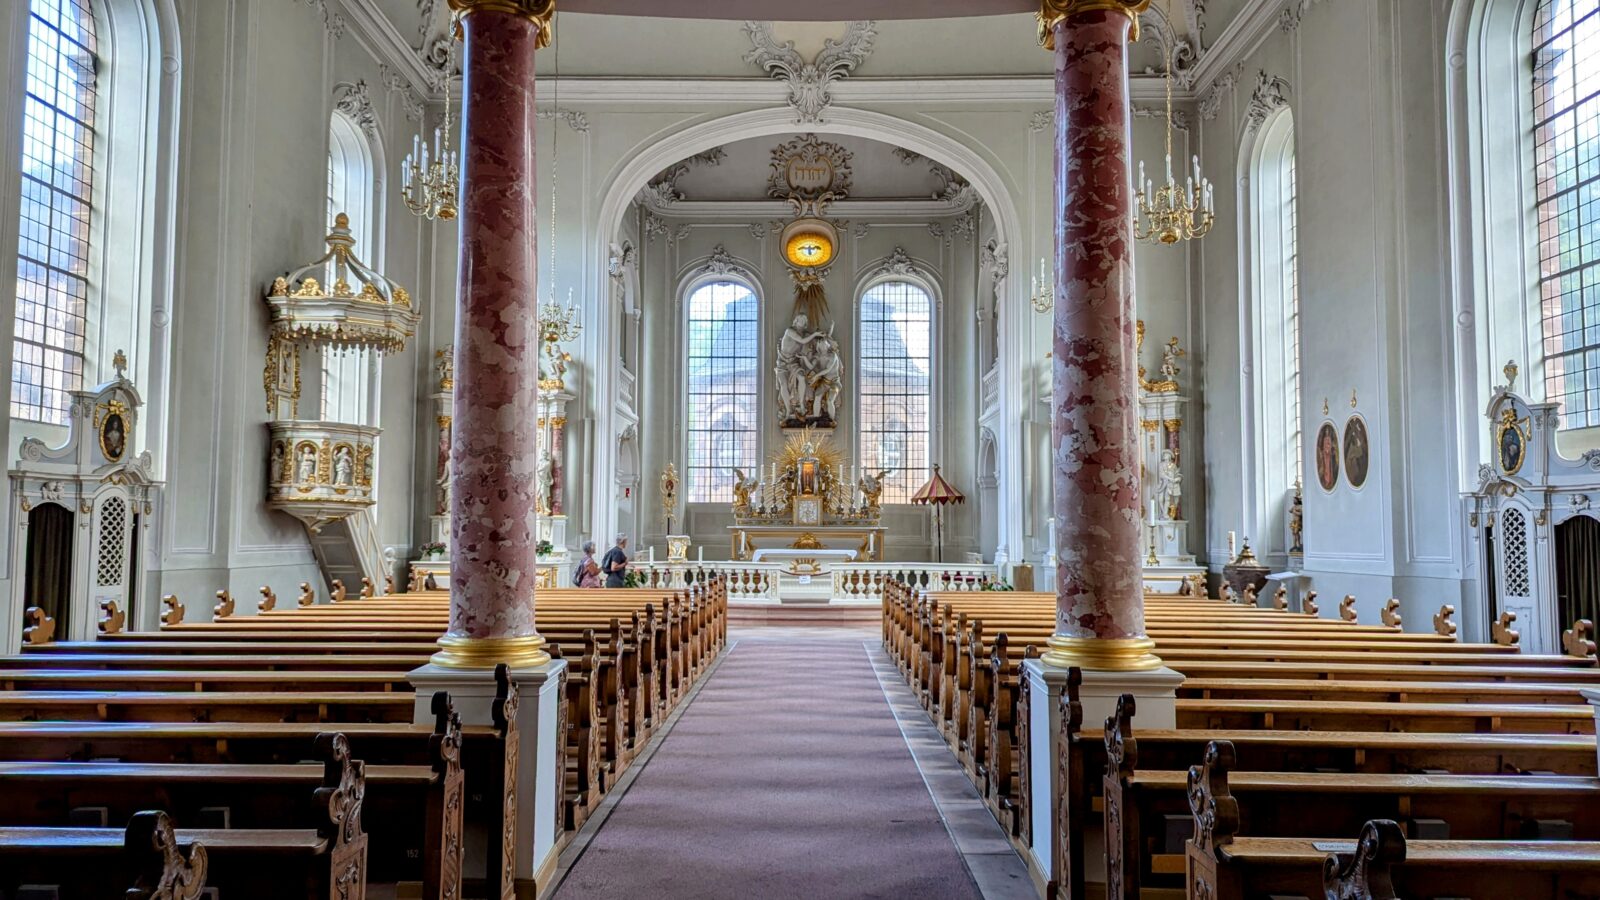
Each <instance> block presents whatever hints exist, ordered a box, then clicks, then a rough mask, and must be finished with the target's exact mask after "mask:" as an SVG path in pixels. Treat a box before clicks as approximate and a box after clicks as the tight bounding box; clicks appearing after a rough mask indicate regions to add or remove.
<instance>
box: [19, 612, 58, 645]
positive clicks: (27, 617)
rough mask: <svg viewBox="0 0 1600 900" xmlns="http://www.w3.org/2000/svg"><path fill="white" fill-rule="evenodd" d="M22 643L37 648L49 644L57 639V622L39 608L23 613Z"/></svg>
mask: <svg viewBox="0 0 1600 900" xmlns="http://www.w3.org/2000/svg"><path fill="white" fill-rule="evenodd" d="M22 621H23V623H24V624H23V627H22V642H23V643H24V644H28V645H30V646H34V647H37V646H39V645H41V644H48V643H50V642H51V641H53V640H55V637H56V620H55V619H53V618H51V617H50V616H47V615H45V614H44V610H42V609H40V608H39V607H37V606H30V607H28V608H27V609H25V610H23V611H22Z"/></svg>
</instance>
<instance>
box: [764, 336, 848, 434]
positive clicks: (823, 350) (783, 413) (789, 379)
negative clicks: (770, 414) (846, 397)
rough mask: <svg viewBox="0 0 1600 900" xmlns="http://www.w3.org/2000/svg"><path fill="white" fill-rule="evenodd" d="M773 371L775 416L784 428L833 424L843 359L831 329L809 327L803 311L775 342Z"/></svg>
mask: <svg viewBox="0 0 1600 900" xmlns="http://www.w3.org/2000/svg"><path fill="white" fill-rule="evenodd" d="M774 374H775V375H776V376H777V385H778V418H779V419H780V420H781V421H782V423H783V427H784V428H806V427H817V428H832V427H834V424H835V422H836V420H837V417H838V414H839V392H840V390H841V389H842V385H843V382H844V361H843V360H842V359H841V358H840V357H839V343H838V341H836V340H834V337H833V329H832V328H829V329H828V331H827V332H826V333H824V332H822V331H821V330H820V329H814V328H811V325H810V321H809V320H808V319H807V317H806V314H805V313H803V312H797V313H795V317H794V320H793V321H791V322H790V323H789V327H788V329H786V330H785V331H784V332H783V339H782V340H781V341H779V342H778V363H777V366H776V367H775V370H774Z"/></svg>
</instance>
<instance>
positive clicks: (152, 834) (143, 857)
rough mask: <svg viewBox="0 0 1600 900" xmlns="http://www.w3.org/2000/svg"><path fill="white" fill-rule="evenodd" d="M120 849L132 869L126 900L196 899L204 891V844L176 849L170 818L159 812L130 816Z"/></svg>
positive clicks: (148, 811) (145, 812) (205, 858)
mask: <svg viewBox="0 0 1600 900" xmlns="http://www.w3.org/2000/svg"><path fill="white" fill-rule="evenodd" d="M123 848H124V849H125V850H126V854H127V859H128V861H129V863H130V864H131V865H132V866H133V867H134V869H135V872H136V874H135V878H134V882H133V887H132V888H131V889H130V890H129V891H128V892H127V894H125V895H124V896H125V897H126V898H127V900H197V898H198V897H200V896H201V894H202V893H204V891H205V888H206V868H207V856H206V848H205V845H204V844H201V843H199V842H193V843H191V844H189V846H187V847H180V846H178V835H177V832H176V831H175V830H174V828H173V827H172V818H171V817H170V816H168V815H167V814H166V813H165V812H161V811H159V810H146V811H144V812H137V813H134V814H133V818H131V819H129V820H128V829H127V831H126V832H125V833H124V835H123Z"/></svg>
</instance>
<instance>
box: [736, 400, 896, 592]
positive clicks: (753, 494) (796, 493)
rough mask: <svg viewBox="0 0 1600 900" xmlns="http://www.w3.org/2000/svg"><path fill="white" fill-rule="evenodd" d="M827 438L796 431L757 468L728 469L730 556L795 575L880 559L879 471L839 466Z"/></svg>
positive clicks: (813, 432)
mask: <svg viewBox="0 0 1600 900" xmlns="http://www.w3.org/2000/svg"><path fill="white" fill-rule="evenodd" d="M842 459H843V454H841V453H840V452H839V449H838V448H837V447H835V446H834V445H833V441H832V439H831V438H830V437H829V436H828V435H827V434H824V433H822V432H819V431H816V430H814V429H810V428H807V429H804V430H800V431H795V432H793V433H791V434H790V435H789V440H788V441H787V443H785V445H784V447H783V449H782V450H780V451H779V452H777V453H774V454H773V455H772V457H771V458H770V459H769V460H768V462H767V465H766V468H765V470H764V471H761V472H756V473H754V474H748V473H746V472H744V471H743V470H741V469H735V470H734V477H735V479H736V481H735V484H734V488H733V494H734V501H733V518H734V522H735V523H736V524H734V525H730V526H728V531H729V533H730V535H731V537H732V542H733V547H732V553H733V559H736V560H751V561H754V562H782V561H787V562H788V563H789V567H788V571H789V573H790V574H793V575H796V576H811V575H819V574H823V573H825V572H827V571H828V568H829V564H830V563H832V562H850V561H856V560H881V559H883V526H881V525H880V524H878V522H879V518H880V516H881V509H880V508H879V506H878V498H879V496H880V495H881V494H882V493H883V474H882V473H870V472H869V473H862V472H859V471H853V470H851V469H850V468H848V467H846V466H845V465H844V464H843V462H842Z"/></svg>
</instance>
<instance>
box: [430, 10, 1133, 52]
mask: <svg viewBox="0 0 1600 900" xmlns="http://www.w3.org/2000/svg"><path fill="white" fill-rule="evenodd" d="M450 2H451V3H456V2H458V0H450ZM1149 8H1150V0H1039V12H1038V19H1039V45H1040V46H1042V47H1044V48H1045V49H1046V50H1054V49H1056V26H1057V25H1059V24H1061V21H1062V20H1063V19H1067V18H1071V17H1072V16H1075V15H1078V14H1079V13H1086V12H1093V11H1094V10H1097V9H1109V10H1114V11H1116V12H1120V13H1125V14H1127V16H1128V19H1129V20H1130V21H1131V22H1132V23H1133V31H1132V34H1131V36H1132V38H1133V39H1134V40H1135V41H1137V40H1138V39H1139V14H1140V13H1142V12H1144V11H1145V10H1146V9H1149Z"/></svg>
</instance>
